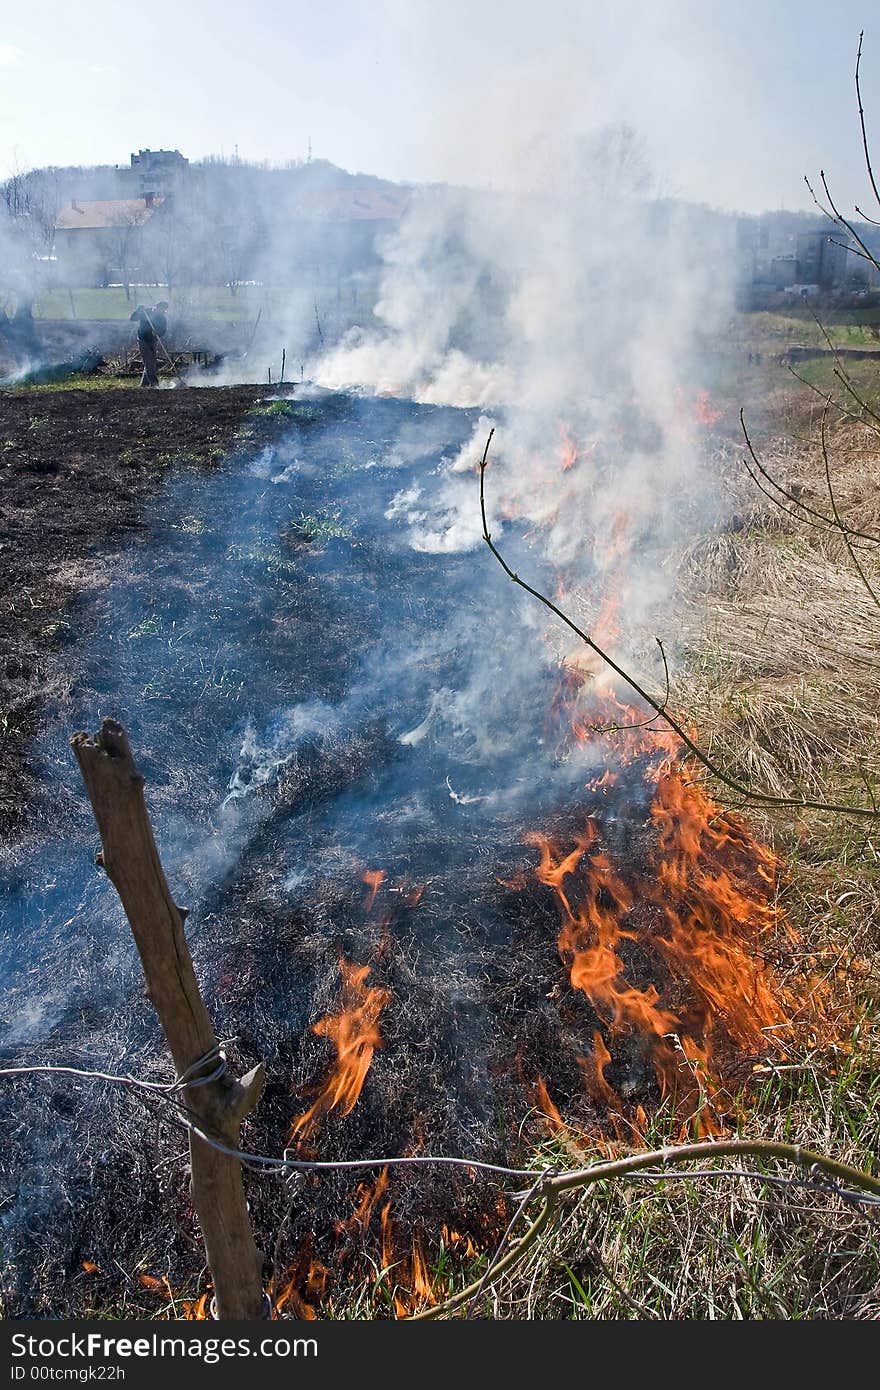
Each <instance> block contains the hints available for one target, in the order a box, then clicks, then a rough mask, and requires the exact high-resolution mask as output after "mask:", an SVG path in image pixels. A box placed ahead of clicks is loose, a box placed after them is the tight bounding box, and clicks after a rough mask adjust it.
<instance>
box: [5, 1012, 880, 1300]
mask: <svg viewBox="0 0 880 1390" xmlns="http://www.w3.org/2000/svg"><path fill="white" fill-rule="evenodd" d="M234 1041H236V1039H233V1038H228V1039H224V1040H223V1041H222V1042H218V1043H217V1044H215V1046H214V1047H213V1048H211V1049H210V1051H208V1052H206V1053H205V1054H204V1055H203V1056H202V1057H199V1058H198V1059H197V1060H196V1061H195V1062H193V1063H192V1064H191V1065H190V1066H189V1067H187V1068H186V1070H185V1071H183V1072H182V1073H181V1075H180V1076H178V1077H176V1078H175V1080H174V1081H173V1082H170V1083H163V1082H157V1081H145V1080H143V1079H142V1078H140V1077H134V1076H131V1075H129V1074H124V1075H123V1074H118V1073H113V1072H106V1071H97V1070H87V1069H86V1068H82V1067H72V1066H63V1065H50V1064H46V1063H35V1064H33V1065H30V1066H22V1067H2V1068H0V1077H7V1078H13V1077H21V1076H28V1075H57V1076H69V1077H75V1078H77V1079H79V1080H88V1081H103V1082H105V1083H108V1084H111V1085H120V1086H123V1087H126V1088H128V1089H129V1090H135V1091H139V1092H140V1093H141V1094H143V1095H144V1096H145V1097H147V1098H149V1099H150V1100H152V1101H160V1102H161V1103H162V1104H163V1105H164V1106H166V1107H167V1108H168V1112H169V1113H170V1116H171V1118H172V1119H173V1120H175V1121H176V1122H177V1123H178V1124H180V1125H181V1126H182V1128H184V1129H186V1130H187V1131H189V1133H190V1134H191V1135H193V1134H194V1135H195V1136H196V1137H197V1138H198V1139H201V1140H202V1141H203V1143H205V1144H208V1145H210V1146H211V1147H212V1148H214V1149H216V1150H217V1151H218V1152H220V1153H223V1154H226V1155H227V1156H229V1157H231V1158H235V1159H237V1160H238V1162H239V1163H241V1164H242V1166H243V1167H245V1168H248V1169H249V1170H251V1171H252V1172H257V1173H260V1174H262V1175H263V1176H271V1175H272V1174H278V1173H283V1174H286V1175H287V1176H292V1175H293V1174H295V1173H297V1172H322V1171H323V1172H338V1171H345V1170H349V1169H360V1170H364V1169H371V1168H384V1169H388V1168H401V1167H427V1166H430V1165H441V1166H447V1167H455V1168H464V1169H466V1170H469V1171H470V1172H471V1173H476V1172H485V1173H491V1174H493V1175H494V1176H496V1177H501V1178H530V1179H531V1180H532V1181H531V1185H530V1186H529V1187H528V1188H527V1189H525V1190H524V1191H520V1192H514V1193H511V1194H510V1197H511V1200H513V1201H516V1202H517V1206H516V1209H515V1211H514V1213H513V1216H512V1217H511V1220H510V1221H509V1223H508V1225H507V1227H506V1229H505V1231H504V1234H503V1236H502V1237H501V1240H500V1241H499V1243H498V1246H497V1248H496V1249H495V1252H494V1254H493V1255H492V1256H491V1257H490V1259H489V1260H488V1262H487V1265H486V1268H485V1269H484V1270H483V1272H482V1274H481V1275H480V1277H479V1279H477V1280H475V1281H474V1282H473V1283H471V1284H469V1285H468V1286H467V1288H465V1289H462V1290H461V1291H460V1292H459V1293H456V1294H453V1295H452V1296H451V1297H450V1298H448V1299H446V1300H445V1301H444V1302H442V1303H439V1304H437V1305H436V1306H434V1307H431V1308H426V1309H423V1310H422V1311H421V1312H419V1313H414V1314H411V1315H410V1319H409V1320H410V1321H424V1320H431V1319H436V1318H438V1317H441V1316H443V1315H444V1314H445V1313H450V1312H453V1311H455V1309H457V1308H460V1307H461V1306H462V1305H463V1304H467V1311H468V1313H470V1312H471V1311H472V1309H473V1308H474V1306H475V1304H476V1303H477V1301H478V1299H479V1298H480V1297H481V1296H482V1294H483V1293H484V1291H485V1290H486V1289H487V1288H488V1287H489V1286H490V1285H491V1284H494V1283H496V1282H497V1280H498V1279H499V1278H500V1277H501V1275H502V1274H504V1273H507V1272H508V1271H509V1270H511V1269H513V1268H514V1266H516V1265H517V1264H519V1263H520V1262H521V1261H522V1259H523V1258H524V1257H525V1255H526V1254H527V1253H528V1251H529V1250H530V1249H531V1248H532V1247H533V1246H534V1245H535V1244H536V1242H537V1240H538V1238H539V1237H540V1236H541V1235H542V1233H543V1232H544V1230H545V1229H546V1228H547V1227H548V1225H549V1224H550V1223H551V1221H552V1220H553V1217H554V1215H555V1212H556V1208H557V1205H558V1200H559V1197H560V1196H561V1195H562V1194H563V1193H564V1192H567V1191H573V1190H576V1189H578V1188H586V1187H588V1186H591V1185H593V1184H594V1183H597V1182H601V1181H607V1180H612V1179H613V1180H626V1181H632V1180H639V1181H647V1182H653V1183H658V1182H669V1181H694V1180H695V1179H699V1178H713V1179H714V1178H740V1179H748V1180H749V1181H752V1182H760V1183H766V1184H768V1185H769V1186H772V1187H782V1188H787V1189H801V1190H803V1189H809V1190H812V1191H814V1192H819V1193H821V1194H822V1195H824V1196H826V1197H837V1198H839V1199H840V1200H841V1201H843V1202H845V1203H847V1204H848V1205H850V1206H854V1207H877V1206H880V1180H878V1179H877V1178H874V1177H872V1176H871V1175H870V1174H869V1173H866V1172H864V1171H862V1170H861V1169H858V1168H853V1167H852V1166H851V1165H849V1164H843V1163H839V1162H837V1160H835V1159H829V1158H826V1157H825V1156H824V1155H822V1154H817V1153H814V1152H812V1150H808V1149H804V1148H803V1147H802V1146H801V1145H800V1144H783V1143H777V1142H775V1141H772V1140H748V1139H722V1140H718V1139H712V1140H704V1141H701V1142H697V1143H693V1144H680V1145H670V1146H666V1147H664V1148H662V1149H658V1150H654V1151H652V1152H646V1153H642V1154H635V1155H629V1156H626V1157H623V1158H618V1159H611V1160H603V1161H600V1162H597V1163H594V1164H592V1165H590V1166H588V1167H586V1168H581V1169H567V1170H566V1169H560V1168H558V1167H557V1166H555V1165H552V1164H545V1166H544V1167H543V1168H542V1169H541V1170H540V1171H539V1172H536V1170H535V1169H534V1168H508V1167H505V1166H504V1165H502V1164H498V1163H490V1162H487V1161H486V1160H484V1159H476V1158H463V1157H459V1156H453V1155H447V1154H407V1155H394V1156H391V1157H387V1158H372V1157H371V1158H357V1159H304V1158H295V1157H292V1156H291V1150H290V1149H288V1148H285V1149H284V1150H283V1151H282V1154H281V1156H280V1157H278V1156H272V1155H269V1154H258V1153H253V1152H250V1151H248V1150H243V1149H238V1148H233V1147H232V1146H231V1145H229V1144H225V1143H223V1142H222V1141H221V1140H219V1139H217V1138H216V1137H215V1136H214V1135H212V1134H210V1133H208V1132H207V1131H206V1130H205V1128H204V1127H203V1126H202V1125H201V1124H200V1123H197V1122H196V1117H195V1116H194V1115H193V1114H192V1112H191V1111H189V1110H187V1108H186V1107H185V1106H184V1105H183V1104H182V1103H181V1101H180V1100H179V1099H178V1097H179V1095H180V1094H181V1092H183V1091H185V1090H186V1089H187V1088H189V1087H192V1086H200V1085H207V1084H208V1083H209V1082H210V1081H215V1080H218V1079H219V1078H220V1077H222V1076H223V1074H224V1073H225V1071H226V1065H227V1064H226V1059H225V1056H224V1055H223V1052H222V1049H223V1047H224V1046H226V1045H228V1044H229V1043H231V1042H234ZM211 1062H216V1063H217V1066H216V1067H214V1069H213V1070H212V1071H211V1072H210V1073H209V1074H208V1075H206V1076H198V1075H196V1073H197V1072H199V1071H200V1070H201V1068H203V1067H205V1066H208V1065H210V1063H211ZM731 1154H738V1155H740V1156H750V1157H753V1158H768V1159H769V1158H773V1159H777V1160H782V1161H787V1162H790V1163H792V1164H794V1165H795V1166H796V1167H800V1168H805V1169H806V1170H807V1174H808V1176H807V1177H803V1178H801V1177H797V1176H792V1177H781V1176H780V1175H778V1174H775V1173H765V1172H762V1171H760V1170H758V1169H755V1170H750V1169H746V1168H703V1169H691V1170H689V1171H686V1172H684V1171H678V1170H676V1169H672V1168H670V1167H669V1166H668V1165H669V1164H672V1163H682V1162H689V1161H691V1160H693V1159H696V1158H706V1157H718V1158H721V1157H724V1156H729V1155H731ZM186 1156H187V1155H175V1156H174V1158H173V1159H171V1160H170V1161H174V1160H175V1159H176V1158H184V1157H186ZM658 1163H659V1164H660V1165H661V1168H660V1170H659V1171H658V1169H657V1168H656V1166H655V1165H656V1164H658ZM845 1182H846V1183H847V1185H844V1183H845ZM539 1198H540V1199H541V1200H542V1206H541V1210H540V1212H539V1213H538V1215H537V1216H536V1217H535V1219H534V1220H533V1221H532V1223H531V1225H529V1226H528V1228H527V1229H526V1231H525V1233H524V1234H523V1235H522V1236H521V1237H520V1238H519V1239H518V1240H516V1241H514V1242H512V1244H510V1246H509V1248H508V1249H507V1251H506V1252H504V1247H505V1245H506V1244H507V1243H508V1241H510V1237H511V1235H512V1233H513V1231H514V1229H515V1227H516V1225H517V1223H518V1222H519V1221H520V1219H521V1218H522V1216H523V1215H524V1213H525V1211H526V1209H527V1208H528V1206H529V1204H530V1203H531V1202H532V1201H534V1200H537V1199H539Z"/></svg>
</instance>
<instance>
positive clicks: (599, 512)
mask: <svg viewBox="0 0 880 1390" xmlns="http://www.w3.org/2000/svg"><path fill="white" fill-rule="evenodd" d="M541 167H542V177H541V183H542V188H541V190H540V193H535V194H531V195H529V196H526V195H518V196H516V195H500V194H487V193H477V192H468V191H463V190H449V189H442V188H441V189H429V190H424V191H422V192H420V193H418V194H417V195H415V196H414V198H413V201H412V203H411V206H410V208H409V210H408V212H407V214H406V216H405V217H404V219H403V221H402V223H401V226H400V229H399V232H398V233H397V234H396V235H395V236H394V237H392V238H390V239H389V240H388V242H387V243H386V244H385V249H384V255H385V268H384V273H383V278H382V282H381V288H380V294H379V299H378V302H377V304H376V308H375V317H376V318H377V319H378V320H379V325H380V326H379V328H378V329H375V330H369V331H364V330H361V329H353V330H351V331H350V332H349V333H348V334H347V335H346V336H345V337H344V338H343V340H342V341H341V342H340V343H339V344H337V345H335V346H334V347H333V348H332V349H330V350H329V351H327V352H326V353H324V354H323V355H322V356H320V358H319V360H318V361H317V363H316V364H315V366H314V370H315V374H316V376H317V379H318V380H319V381H320V382H321V383H322V384H323V385H325V386H328V387H334V388H345V389H353V388H354V389H357V388H366V389H367V390H370V391H374V392H376V393H378V394H388V395H397V396H401V397H410V398H413V399H415V400H417V401H422V402H426V403H432V404H447V405H457V406H467V407H482V408H483V413H482V414H481V416H480V418H479V420H478V422H477V424H476V426H475V430H474V434H473V438H472V440H471V442H470V443H469V444H468V445H466V446H465V448H464V449H463V450H462V451H461V452H460V453H459V454H458V455H457V456H456V457H455V458H449V459H446V460H445V461H444V462H443V464H442V465H441V466H440V468H439V469H436V470H434V471H433V472H432V473H431V474H429V475H427V476H424V477H422V478H420V479H419V480H418V481H416V482H412V481H410V482H408V483H407V485H406V486H405V487H402V488H401V490H400V492H399V493H398V495H397V496H396V497H395V498H394V499H393V502H392V504H391V507H390V508H389V510H388V513H387V516H388V518H389V520H391V521H393V522H394V523H395V524H397V525H399V526H402V527H404V528H405V529H406V531H407V532H408V534H409V540H410V544H411V545H412V546H413V548H414V549H416V550H420V551H425V552H428V553H451V552H456V551H465V550H473V549H475V548H476V547H478V546H479V545H480V529H481V524H480V514H479V504H478V491H477V484H476V479H475V476H474V469H475V465H476V463H477V461H478V460H479V458H480V455H481V453H482V450H483V448H484V445H485V442H486V439H487V436H488V432H489V429H490V428H492V426H493V425H495V426H496V427H497V433H496V440H495V442H494V445H493V452H492V467H491V469H490V471H489V473H488V486H489V489H490V503H489V508H490V517H491V520H490V525H491V529H492V532H493V536H494V537H495V539H496V540H497V541H499V542H500V543H502V545H503V543H504V537H505V534H506V531H507V529H508V528H509V527H510V526H511V525H513V526H514V528H515V530H517V531H520V530H522V528H523V526H525V527H526V529H527V530H528V532H529V533H530V535H531V538H532V539H531V544H532V546H533V547H535V549H536V554H537V555H540V556H541V558H542V559H545V560H548V561H549V562H551V563H552V564H553V565H554V566H556V568H557V571H558V591H559V592H560V593H565V592H566V589H567V588H569V587H570V588H571V589H572V590H573V591H575V592H576V593H577V594H578V595H580V594H582V592H583V590H584V589H586V593H587V595H588V598H587V602H588V606H589V605H592V617H593V618H596V617H597V616H598V615H599V613H600V612H601V610H602V606H603V603H605V602H606V601H607V600H608V599H609V597H610V596H611V595H614V596H615V597H616V598H617V599H619V601H620V619H621V621H622V622H623V624H624V626H625V627H626V628H629V629H630V630H631V631H630V634H629V639H628V638H627V635H626V634H624V635H623V636H622V638H621V641H622V642H623V644H624V647H626V646H627V645H628V641H630V642H633V643H634V644H635V646H636V647H637V648H640V647H643V646H644V632H643V631H642V630H643V629H644V627H645V625H646V624H647V623H648V622H649V620H650V619H651V618H652V617H653V616H656V614H657V612H658V610H659V609H660V608H661V607H662V603H663V601H664V600H665V598H666V597H667V596H668V592H669V581H668V578H667V572H666V570H665V568H664V562H665V559H666V557H667V555H668V552H669V550H670V548H671V547H672V546H673V545H674V544H675V542H676V541H680V540H681V539H682V537H683V535H684V534H686V531H687V527H688V526H695V525H698V524H700V523H702V522H705V519H706V516H707V514H708V512H707V507H708V491H709V478H708V474H707V472H706V470H705V468H704V467H702V465H703V446H704V436H705V431H704V430H702V429H701V428H700V426H699V425H698V423H697V421H696V419H695V414H694V404H695V399H696V396H697V386H696V385H695V383H696V382H698V381H699V376H698V375H697V365H696V364H697V359H698V354H699V353H700V352H703V351H705V344H706V342H707V341H711V339H712V337H713V336H714V335H717V333H718V332H719V331H720V329H721V327H722V325H723V323H724V322H725V320H726V318H728V317H729V315H730V312H731V309H732V303H733V299H732V290H733V272H732V268H731V262H730V257H729V256H725V254H724V250H725V241H724V229H723V226H722V225H721V224H719V223H717V222H715V221H712V220H711V219H709V220H708V221H706V220H703V219H701V218H700V217H698V216H695V215H694V213H693V212H692V211H690V210H688V209H687V208H686V207H683V206H682V205H679V204H674V203H669V202H665V201H659V200H657V199H656V198H652V197H650V196H648V195H649V194H650V192H651V188H652V184H653V180H652V177H651V173H650V169H649V165H648V161H647V157H646V155H645V153H644V150H643V147H642V143H641V142H640V141H639V140H638V138H637V137H635V136H634V135H633V133H632V132H631V131H629V130H628V129H627V128H620V127H612V128H610V129H609V130H607V131H605V132H602V133H600V135H599V136H598V137H594V138H592V139H589V140H586V139H585V140H584V141H582V142H578V143H576V144H574V145H569V146H567V147H566V148H565V149H562V150H560V149H557V148H555V147H553V145H552V143H550V142H549V137H548V143H547V147H546V157H545V159H544V161H543V163H542V166H541ZM554 640H556V641H558V640H559V634H558V632H557V634H556V638H555V639H554ZM567 645H568V646H570V644H567ZM565 649H566V644H565V643H563V646H562V650H565Z"/></svg>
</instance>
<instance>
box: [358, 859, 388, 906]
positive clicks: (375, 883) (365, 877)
mask: <svg viewBox="0 0 880 1390" xmlns="http://www.w3.org/2000/svg"><path fill="white" fill-rule="evenodd" d="M361 882H362V883H365V884H366V885H367V888H368V889H369V892H368V893H367V896H366V897H365V898H364V912H369V910H370V908H371V907H372V906H373V903H374V902H375V901H376V894H377V893H378V891H379V889H380V888H381V886H382V884H383V883H384V882H385V870H384V869H365V870H364V872H363V873H362V874H361Z"/></svg>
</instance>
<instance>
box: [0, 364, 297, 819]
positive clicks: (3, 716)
mask: <svg viewBox="0 0 880 1390" xmlns="http://www.w3.org/2000/svg"><path fill="white" fill-rule="evenodd" d="M264 394H265V390H264V388H262V387H257V386H232V387H218V388H202V389H198V388H190V389H187V388H179V389H177V390H170V391H142V390H138V389H124V388H123V389H107V390H83V391H76V390H73V391H71V390H57V391H52V390H39V391H35V390H22V391H3V392H2V393H0V470H2V474H0V476H2V483H3V488H2V494H0V836H3V835H7V834H9V833H10V832H12V831H16V830H21V829H23V828H24V827H25V826H26V823H27V812H28V806H29V803H30V801H31V797H32V794H33V792H34V790H35V787H36V782H37V773H36V769H35V768H34V767H32V766H31V765H30V762H29V753H30V747H31V743H32V740H33V738H34V736H35V735H36V734H37V733H38V732H39V728H40V718H41V705H42V699H43V695H44V694H45V693H46V692H47V691H49V690H52V689H53V688H57V687H58V685H59V683H60V682H63V680H64V679H65V660H64V648H65V643H66V639H67V636H68V634H69V633H70V631H71V628H72V626H73V624H74V623H77V624H81V623H83V622H87V621H88V593H89V590H90V589H91V588H93V587H94V586H95V585H96V584H97V583H99V582H100V576H101V574H102V573H103V572H104V571H105V569H106V564H107V560H108V557H109V556H110V555H111V553H112V551H113V548H114V547H115V546H118V545H119V543H120V540H121V539H122V538H123V537H124V534H125V533H126V532H131V531H132V530H134V529H137V528H138V527H139V525H140V524H141V521H140V517H141V511H142V507H143V504H144V502H145V501H146V500H147V499H148V498H149V497H150V496H151V495H152V494H153V493H154V492H155V490H156V489H157V488H158V487H159V485H160V484H161V481H162V479H163V477H164V476H165V474H166V473H167V472H168V470H169V469H172V468H176V469H184V468H187V469H209V468H211V467H214V466H216V464H217V463H218V461H219V460H220V459H221V458H223V457H224V456H225V455H226V454H228V453H229V451H230V450H231V449H233V448H234V447H235V444H236V441H237V440H239V441H241V442H244V440H245V439H246V440H247V444H248V447H253V446H254V444H255V443H256V444H259V443H261V442H264V441H266V440H268V439H269V438H271V437H272V436H274V434H275V433H276V432H277V430H278V422H277V418H273V417H272V416H271V415H260V414H255V413H252V412H253V407H254V406H255V404H257V403H258V402H259V401H260V399H261V398H262V396H263V395H264ZM71 732H73V731H71Z"/></svg>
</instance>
